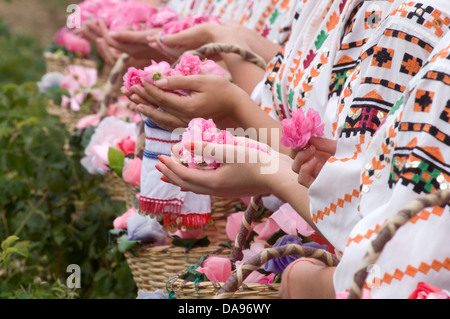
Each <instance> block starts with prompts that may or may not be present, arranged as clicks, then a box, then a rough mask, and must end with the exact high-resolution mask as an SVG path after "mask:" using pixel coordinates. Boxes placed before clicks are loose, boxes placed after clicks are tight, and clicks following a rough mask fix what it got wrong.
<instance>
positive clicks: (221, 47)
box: [175, 43, 266, 70]
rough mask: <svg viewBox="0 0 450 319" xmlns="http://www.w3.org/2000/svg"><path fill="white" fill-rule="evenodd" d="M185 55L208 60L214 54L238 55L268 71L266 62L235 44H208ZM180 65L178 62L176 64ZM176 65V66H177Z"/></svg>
mask: <svg viewBox="0 0 450 319" xmlns="http://www.w3.org/2000/svg"><path fill="white" fill-rule="evenodd" d="M185 53H190V54H192V55H196V56H199V57H201V58H207V57H208V56H211V55H213V54H217V53H235V54H238V55H240V56H241V57H242V59H244V60H245V61H248V62H250V63H253V64H255V65H257V66H259V67H260V68H261V69H263V70H265V69H266V61H264V59H263V58H262V57H260V56H259V55H257V54H255V53H253V52H251V51H249V50H246V49H244V48H242V47H240V46H238V45H234V44H228V43H208V44H205V45H203V46H201V47H200V48H198V49H195V50H191V51H186V52H185ZM176 63H178V61H177V62H176ZM176 63H175V64H176Z"/></svg>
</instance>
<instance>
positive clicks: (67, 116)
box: [47, 100, 86, 134]
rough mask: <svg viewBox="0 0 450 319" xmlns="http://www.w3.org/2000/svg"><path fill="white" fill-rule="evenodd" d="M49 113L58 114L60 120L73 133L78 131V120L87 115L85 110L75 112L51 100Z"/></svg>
mask: <svg viewBox="0 0 450 319" xmlns="http://www.w3.org/2000/svg"><path fill="white" fill-rule="evenodd" d="M47 113H48V114H50V115H54V116H57V117H58V118H59V121H60V122H61V123H63V124H64V125H65V126H66V129H67V131H68V132H69V133H71V134H73V133H74V132H75V131H76V129H77V128H76V126H77V123H78V121H79V120H80V119H81V118H82V117H83V116H85V115H86V114H84V113H83V112H74V111H72V110H71V109H69V108H67V107H62V106H59V105H56V104H55V103H54V102H53V101H51V100H50V101H49V103H48V105H47Z"/></svg>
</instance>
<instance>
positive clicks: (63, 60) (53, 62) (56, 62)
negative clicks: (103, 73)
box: [44, 51, 97, 73]
mask: <svg viewBox="0 0 450 319" xmlns="http://www.w3.org/2000/svg"><path fill="white" fill-rule="evenodd" d="M44 58H45V62H46V68H47V73H50V72H60V73H65V72H66V69H67V67H68V66H69V65H80V66H85V67H88V68H94V69H97V63H95V62H94V61H92V60H89V59H81V58H75V59H70V58H69V57H66V56H62V55H57V54H54V53H51V52H48V51H46V52H44Z"/></svg>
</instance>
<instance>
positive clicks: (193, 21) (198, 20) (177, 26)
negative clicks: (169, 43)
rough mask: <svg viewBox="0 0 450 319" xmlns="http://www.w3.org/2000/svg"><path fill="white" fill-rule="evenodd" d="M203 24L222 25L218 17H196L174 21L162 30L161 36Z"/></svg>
mask: <svg viewBox="0 0 450 319" xmlns="http://www.w3.org/2000/svg"><path fill="white" fill-rule="evenodd" d="M202 23H214V24H221V22H220V20H219V18H218V17H215V16H213V17H209V16H204V15H199V16H195V17H189V18H187V19H185V20H178V21H172V22H170V23H167V24H165V25H164V26H163V28H162V32H161V35H166V34H174V33H178V32H181V31H183V30H186V29H189V28H192V27H193V26H195V25H198V24H202Z"/></svg>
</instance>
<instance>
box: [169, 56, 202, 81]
mask: <svg viewBox="0 0 450 319" xmlns="http://www.w3.org/2000/svg"><path fill="white" fill-rule="evenodd" d="M201 66H202V60H201V59H200V58H199V57H198V56H196V55H192V54H190V53H185V54H183V56H182V57H181V59H180V62H178V64H177V65H176V66H175V70H177V71H180V73H181V75H184V76H186V75H197V74H200V73H201Z"/></svg>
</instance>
